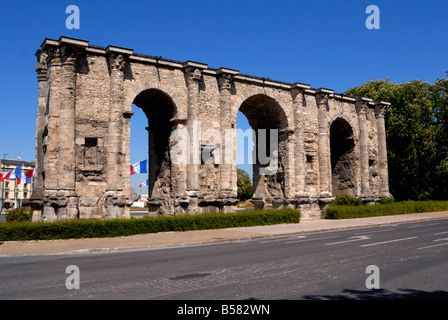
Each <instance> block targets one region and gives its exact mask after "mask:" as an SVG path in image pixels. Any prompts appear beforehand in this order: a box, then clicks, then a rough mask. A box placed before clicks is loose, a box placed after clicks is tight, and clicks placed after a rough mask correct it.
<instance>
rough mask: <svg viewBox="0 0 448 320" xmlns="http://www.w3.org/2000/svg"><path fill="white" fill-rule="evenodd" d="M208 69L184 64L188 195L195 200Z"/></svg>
mask: <svg viewBox="0 0 448 320" xmlns="http://www.w3.org/2000/svg"><path fill="white" fill-rule="evenodd" d="M206 67H207V66H206V65H203V64H200V63H196V62H192V61H187V62H185V64H184V69H185V75H186V80H187V89H188V116H187V129H188V133H189V135H190V146H189V155H188V156H189V157H188V163H187V194H188V195H189V196H190V197H193V198H196V197H200V190H199V166H200V164H201V150H200V143H201V141H200V138H201V132H199V131H200V123H199V90H200V88H199V85H200V82H201V78H202V70H203V69H205V68H206ZM192 204H193V203H192ZM193 206H194V204H193Z"/></svg>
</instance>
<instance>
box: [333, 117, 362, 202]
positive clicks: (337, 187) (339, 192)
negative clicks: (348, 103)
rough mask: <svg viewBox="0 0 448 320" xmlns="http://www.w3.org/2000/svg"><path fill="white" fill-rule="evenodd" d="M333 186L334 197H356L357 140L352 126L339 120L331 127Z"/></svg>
mask: <svg viewBox="0 0 448 320" xmlns="http://www.w3.org/2000/svg"><path fill="white" fill-rule="evenodd" d="M330 153H331V186H332V193H333V196H343V195H346V196H350V197H354V196H355V168H356V165H355V164H356V154H355V139H354V135H353V129H352V127H351V126H350V124H349V123H348V122H347V121H346V120H344V119H342V118H337V119H336V120H334V121H333V123H332V124H331V126H330Z"/></svg>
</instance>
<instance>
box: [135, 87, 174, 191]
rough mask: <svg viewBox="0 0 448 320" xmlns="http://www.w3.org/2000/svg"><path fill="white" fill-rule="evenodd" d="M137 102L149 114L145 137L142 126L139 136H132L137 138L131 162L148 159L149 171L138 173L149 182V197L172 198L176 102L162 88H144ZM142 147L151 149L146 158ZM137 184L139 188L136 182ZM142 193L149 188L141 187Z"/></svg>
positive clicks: (137, 97) (139, 120) (148, 150)
mask: <svg viewBox="0 0 448 320" xmlns="http://www.w3.org/2000/svg"><path fill="white" fill-rule="evenodd" d="M133 104H134V105H135V106H137V107H139V108H140V109H141V110H142V111H143V113H144V115H145V116H146V123H147V127H146V128H145V129H146V131H147V134H146V139H145V138H144V137H143V135H144V133H143V131H142V130H141V129H140V128H139V130H138V131H137V132H138V136H136V137H131V141H133V148H132V151H131V164H133V163H137V162H139V161H142V160H145V159H147V160H148V174H147V175H146V176H144V175H138V176H139V177H138V179H140V180H141V181H142V182H144V181H145V180H147V182H148V183H147V190H148V191H147V194H148V199H158V198H159V199H160V198H169V197H170V195H171V192H172V181H171V160H170V147H169V138H170V134H171V132H172V130H173V124H172V122H171V121H170V120H171V119H172V118H173V117H174V115H175V113H176V106H175V104H174V102H173V100H172V99H171V98H170V97H169V96H168V95H167V94H166V93H164V92H163V91H161V90H158V89H148V90H144V91H142V92H140V93H139V94H138V95H137V96H136V97H135V99H134V102H133ZM138 116H139V115H138V114H136V115H134V119H135V117H138ZM140 116H141V113H140ZM141 121H142V120H141V119H138V120H136V122H140V123H141ZM137 141H138V142H137ZM145 142H146V143H145ZM136 144H138V145H137V146H136ZM142 150H147V153H146V157H144V159H143V155H144V153H142ZM131 179H137V177H136V178H132V177H131ZM133 186H134V188H135V184H133ZM140 189H143V188H140ZM137 192H138V191H137ZM141 193H142V194H144V193H145V192H144V191H143V190H141Z"/></svg>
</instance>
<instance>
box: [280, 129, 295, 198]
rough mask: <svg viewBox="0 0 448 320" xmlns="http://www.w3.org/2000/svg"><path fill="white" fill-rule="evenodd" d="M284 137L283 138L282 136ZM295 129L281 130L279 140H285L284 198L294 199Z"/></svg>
mask: <svg viewBox="0 0 448 320" xmlns="http://www.w3.org/2000/svg"><path fill="white" fill-rule="evenodd" d="M282 137H283V138H282ZM294 138H295V135H294V130H293V129H291V128H285V129H282V130H280V132H279V141H282V140H284V141H285V142H284V143H285V144H286V146H285V149H286V150H285V151H286V152H285V154H284V157H285V159H284V160H283V161H284V175H285V193H284V195H283V196H284V198H287V199H292V198H293V197H294V195H295V178H296V177H295V167H294V165H295V161H294V158H295V154H294V153H295V152H294V149H295V148H294V145H295V141H294Z"/></svg>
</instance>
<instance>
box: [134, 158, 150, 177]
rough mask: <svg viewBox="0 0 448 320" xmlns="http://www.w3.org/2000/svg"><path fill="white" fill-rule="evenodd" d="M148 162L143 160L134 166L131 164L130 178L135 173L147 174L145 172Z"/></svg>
mask: <svg viewBox="0 0 448 320" xmlns="http://www.w3.org/2000/svg"><path fill="white" fill-rule="evenodd" d="M147 163H148V160H143V161H140V162H137V163H134V164H131V176H132V175H133V174H137V173H148V171H147V170H146V165H147Z"/></svg>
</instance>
